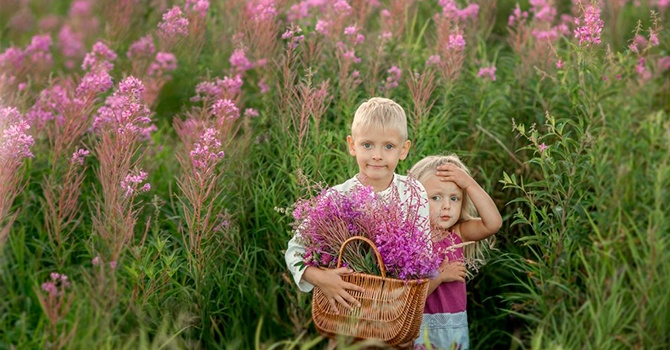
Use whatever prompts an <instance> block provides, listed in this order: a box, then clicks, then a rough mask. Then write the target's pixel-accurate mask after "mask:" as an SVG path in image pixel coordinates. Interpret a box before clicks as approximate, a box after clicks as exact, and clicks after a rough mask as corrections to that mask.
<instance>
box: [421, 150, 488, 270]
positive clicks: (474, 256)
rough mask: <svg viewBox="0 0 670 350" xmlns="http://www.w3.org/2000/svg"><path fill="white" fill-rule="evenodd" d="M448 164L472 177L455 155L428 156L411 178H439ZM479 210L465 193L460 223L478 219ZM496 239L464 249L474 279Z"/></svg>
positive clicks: (484, 240)
mask: <svg viewBox="0 0 670 350" xmlns="http://www.w3.org/2000/svg"><path fill="white" fill-rule="evenodd" d="M447 163H452V164H454V165H456V166H457V167H459V168H461V169H463V170H464V171H465V172H466V173H467V174H468V175H470V176H472V174H471V173H470V170H469V169H468V167H467V166H465V164H464V163H463V162H462V161H461V159H460V158H458V156H457V155H455V154H453V153H452V154H449V155H446V156H428V157H425V158H423V159H421V160H420V161H418V162H417V163H416V164H414V166H413V167H412V169H410V170H409V174H410V176H413V177H414V178H416V179H417V180H419V182H421V183H423V182H424V181H425V180H426V179H427V178H428V177H429V176H437V175H436V174H435V172H436V171H437V167H438V166H440V165H444V164H447ZM478 217H479V214H478V213H477V208H476V207H475V204H474V203H473V202H472V199H471V198H470V196H468V194H467V193H466V192H465V191H463V205H462V206H461V215H460V218H459V219H458V222H459V223H460V222H465V221H469V220H472V219H475V218H478ZM494 243H495V237H494V236H491V237H488V238H486V239H483V240H481V241H477V242H475V244H468V245H466V246H465V247H464V249H463V254H464V256H465V261H466V265H467V266H468V268H469V269H468V272H469V273H468V275H469V277H472V276H473V275H474V273H476V272H477V271H478V270H479V267H480V266H481V265H484V264H486V255H487V251H488V250H491V249H493V246H494Z"/></svg>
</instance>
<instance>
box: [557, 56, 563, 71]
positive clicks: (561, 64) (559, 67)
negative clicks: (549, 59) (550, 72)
mask: <svg viewBox="0 0 670 350" xmlns="http://www.w3.org/2000/svg"><path fill="white" fill-rule="evenodd" d="M561 68H563V61H561V59H560V58H559V59H558V61H556V69H561Z"/></svg>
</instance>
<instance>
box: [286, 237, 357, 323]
mask: <svg viewBox="0 0 670 350" xmlns="http://www.w3.org/2000/svg"><path fill="white" fill-rule="evenodd" d="M296 236H297V235H296ZM296 236H293V238H291V240H290V241H289V243H288V249H286V253H285V254H284V259H285V260H286V265H287V266H288V269H289V271H291V274H292V275H293V280H294V281H295V284H296V285H298V289H300V291H302V292H310V291H311V290H312V289H313V288H314V286H318V287H319V289H321V291H322V292H323V294H324V295H325V296H326V297H327V298H328V301H329V302H330V305H331V307H332V308H333V310H335V311H336V312H337V304H338V303H339V304H341V305H342V306H344V307H346V308H347V309H351V308H352V306H351V305H355V306H361V305H360V303H359V302H358V300H356V299H355V298H354V297H353V296H351V294H349V292H347V290H354V291H359V292H363V288H362V287H360V286H358V285H355V284H353V283H349V282H345V281H343V280H342V277H341V275H342V274H345V273H351V272H352V271H351V270H350V269H348V268H346V267H342V268H339V269H325V270H322V269H320V268H318V267H314V266H307V267H305V268H303V266H300V265H297V264H299V263H300V262H302V258H301V257H300V256H301V253H304V251H305V247H304V246H303V245H302V244H300V243H299V242H298V240H297V239H296Z"/></svg>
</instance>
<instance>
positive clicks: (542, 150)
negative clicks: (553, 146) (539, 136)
mask: <svg viewBox="0 0 670 350" xmlns="http://www.w3.org/2000/svg"><path fill="white" fill-rule="evenodd" d="M537 149H538V150H539V151H540V153H542V152H544V150H545V149H547V145H546V144H545V143H544V142H542V144H540V145H539V146H537Z"/></svg>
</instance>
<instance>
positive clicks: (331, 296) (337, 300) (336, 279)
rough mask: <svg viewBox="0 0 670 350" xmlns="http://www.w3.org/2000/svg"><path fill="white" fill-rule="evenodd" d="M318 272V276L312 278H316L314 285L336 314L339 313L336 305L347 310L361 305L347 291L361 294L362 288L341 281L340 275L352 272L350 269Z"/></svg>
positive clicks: (342, 268)
mask: <svg viewBox="0 0 670 350" xmlns="http://www.w3.org/2000/svg"><path fill="white" fill-rule="evenodd" d="M318 271H319V272H318V274H317V275H315V276H314V277H315V278H316V281H315V282H316V283H314V285H315V286H317V287H319V289H321V292H323V294H324V295H325V296H326V298H328V302H329V303H330V307H332V308H333V310H335V312H336V313H339V309H338V307H337V304H340V305H342V306H344V307H345V308H347V309H349V310H352V309H353V307H354V306H355V307H360V306H361V303H360V302H359V301H358V300H356V298H354V297H353V296H352V295H351V294H349V292H348V290H353V291H358V292H363V287H361V286H358V285H355V284H353V283H349V282H345V281H343V280H342V275H344V274H348V273H352V272H353V271H352V270H351V269H349V268H347V267H340V268H339V269H325V270H321V269H318Z"/></svg>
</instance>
